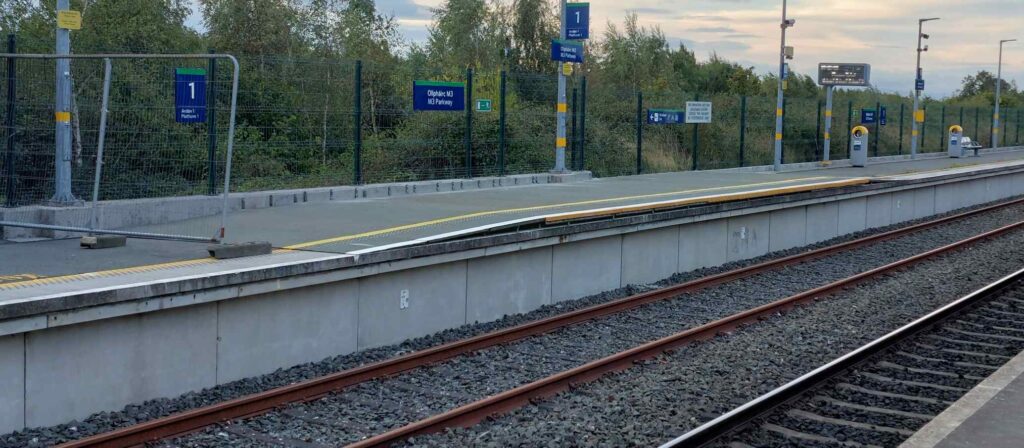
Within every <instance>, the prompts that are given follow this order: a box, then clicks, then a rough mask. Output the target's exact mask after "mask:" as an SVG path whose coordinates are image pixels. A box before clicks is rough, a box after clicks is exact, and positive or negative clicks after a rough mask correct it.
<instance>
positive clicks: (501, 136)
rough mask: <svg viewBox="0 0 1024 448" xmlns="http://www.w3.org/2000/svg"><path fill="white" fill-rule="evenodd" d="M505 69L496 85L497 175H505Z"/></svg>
mask: <svg viewBox="0 0 1024 448" xmlns="http://www.w3.org/2000/svg"><path fill="white" fill-rule="evenodd" d="M505 76H506V74H505V70H502V71H501V83H500V85H499V87H498V89H499V92H498V96H499V101H501V103H500V104H499V105H498V176H504V175H505Z"/></svg>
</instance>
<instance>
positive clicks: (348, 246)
mask: <svg viewBox="0 0 1024 448" xmlns="http://www.w3.org/2000/svg"><path fill="white" fill-rule="evenodd" d="M1017 160H1024V151H1004V152H997V153H991V154H983V155H982V156H980V157H972V158H968V159H947V158H935V159H923V160H916V161H900V162H888V163H878V164H872V165H869V166H868V167H866V168H851V167H838V168H828V169H817V170H804V171H791V172H782V173H772V172H744V171H736V170H721V171H697V172H679V173H661V174H648V175H641V176H624V177H615V178H604V179H595V180H589V181H581V182H573V183H553V184H533V183H530V184H528V185H529V186H513V187H499V188H487V189H473V190H456V191H455V192H447V193H432V194H417V195H404V194H403V195H392V196H390V197H387V196H383V197H380V196H378V197H373V195H369V196H368V198H367V199H362V198H360V199H348V200H328V201H321V202H312V201H310V202H304V203H303V202H301V201H300V202H299V203H294V204H293V202H295V198H297V197H299V195H298V193H294V192H285V193H281V195H283V196H282V197H284V198H292V199H293V201H292V202H288V201H285V200H284V199H281V198H279V199H277V200H276V201H277V202H274V204H275V205H274V206H269V205H270V204H271V201H270V200H269V199H268V200H266V201H262V202H260V203H259V204H254V203H253V201H250V203H249V205H248V206H247V207H246V208H245V209H244V210H236V211H234V212H232V214H230V215H229V224H228V240H229V241H270V242H271V243H273V244H274V245H275V246H277V247H283V246H289V245H293V244H300V243H305V242H310V241H316V240H322V239H328V238H335V237H343V238H344V239H343V240H340V241H337V242H333V243H328V244H320V245H315V246H311V247H306V248H305V249H308V250H315V251H327V252H334V253H343V252H349V251H354V250H361V249H366V248H368V247H378V246H381V245H386V244H392V243H396V242H400V241H408V240H412V239H416V238H420V237H424V236H428V235H434V234H438V233H443V232H450V231H454V230H461V229H466V228H472V227H476V226H481V225H486V224H493V223H497V222H501V221H506V220H509V219H514V218H520V217H525V216H531V215H537V214H542V213H555V212H565V211H574V210H584V209H591V208H597V207H607V206H616V205H628V204H633V203H641V202H650V201H653V200H667V199H673V198H685V197H693V196H698V195H705V194H711V193H728V192H737V191H745V190H750V189H755V188H768V187H770V186H784V185H792V184H801V183H807V182H816V181H821V180H823V179H821V178H822V177H824V178H829V179H842V178H851V177H860V176H872V177H883V176H892V175H905V174H906V173H911V172H931V171H933V170H951V172H953V171H956V170H961V171H963V170H967V169H970V166H969V165H978V164H986V163H995V162H1005V161H1017ZM811 178H818V179H811ZM307 196H308V195H307ZM588 201H589V202H588ZM593 201H600V202H593ZM581 202H585V203H581ZM282 204H284V205H282ZM524 208H527V210H523V209H524ZM901 211H902V210H901ZM480 213H483V215H474V214H480ZM466 215H471V216H466ZM913 215H914V213H909V214H908V216H913ZM900 216H903V215H902V214H901V215H900ZM211 219H213V218H202V219H198V220H192V221H182V222H178V223H174V224H167V225H144V226H133V227H130V228H129V229H131V230H147V231H153V232H161V233H173V232H174V231H175V229H180V228H197V227H203V228H205V227H209V225H212V224H211V223H212V222H213V221H210V220H211ZM445 219H448V220H447V221H444V222H436V223H430V221H436V220H445ZM205 221H210V222H205ZM410 225H411V226H413V227H411V228H405V229H398V230H394V231H388V232H383V233H381V234H373V235H366V233H367V232H374V231H381V230H382V229H394V228H395V227H399V226H410ZM80 252H84V251H82V250H81V249H79V248H78V247H77V240H48V241H36V242H23V243H6V244H3V243H0V275H13V274H34V275H41V276H54V275H66V274H76V273H82V272H94V271H98V270H106V269H117V268H125V267H131V266H139V265H146V264H155V263H165V262H172V261H178V260H185V259H191V258H201V257H205V256H206V254H205V252H203V251H202V248H200V247H199V246H198V245H196V244H192V243H181V242H160V241H145V240H137V239H132V240H130V241H129V242H128V246H126V247H122V248H115V249H109V250H107V251H103V252H102V253H94V254H88V255H87V254H82V253H80Z"/></svg>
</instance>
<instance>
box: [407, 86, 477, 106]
mask: <svg viewBox="0 0 1024 448" xmlns="http://www.w3.org/2000/svg"><path fill="white" fill-rule="evenodd" d="M412 110H445V111H459V110H466V85H465V84H463V83H461V82H442V81H413V83H412Z"/></svg>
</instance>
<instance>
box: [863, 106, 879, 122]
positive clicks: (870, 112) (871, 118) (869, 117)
mask: <svg viewBox="0 0 1024 448" xmlns="http://www.w3.org/2000/svg"><path fill="white" fill-rule="evenodd" d="M875 118H876V114H875V110H874V109H862V110H861V111H860V124H874V122H875Z"/></svg>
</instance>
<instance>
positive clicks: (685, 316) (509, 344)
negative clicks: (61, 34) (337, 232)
mask: <svg viewBox="0 0 1024 448" xmlns="http://www.w3.org/2000/svg"><path fill="white" fill-rule="evenodd" d="M1022 202H1024V200H1017V201H1011V202H1009V203H1005V204H998V205H995V206H990V207H985V208H982V209H977V210H973V211H970V212H966V213H961V214H958V215H953V216H949V217H946V218H942V219H938V220H934V221H929V222H925V223H921V224H917V225H914V226H909V227H906V228H902V229H897V230H894V231H891V232H886V233H881V234H877V235H873V236H869V237H866V238H862V239H858V240H854V241H849V242H845V243H841V244H837V245H834V246H829V247H825V248H821V249H817V250H814V251H810V252H806V253H802V254H797V255H792V256H789V257H784V258H781V259H776V260H771V261H768V262H764V263H760V264H756V265H753V266H748V267H745V268H741V269H737V270H733V271H729V272H724V273H721V274H717V275H713V276H709V277H705V278H701V279H697V280H694V281H690V282H686V283H683V284H680V285H674V286H671V287H667V288H663V289H659V290H655V291H650V292H646V293H643V294H638V295H635V296H631V297H627V298H624V299H620V300H615V301H611V302H608V303H605V304H601V305H596V306H592V307H589V308H584V309H581V310H577V311H573V312H570V313H566V314H563V315H559V316H555V317H551V318H548V319H543V320H540V321H535V322H530V323H527V324H524V325H519V326H516V327H512V328H508V329H504V330H499V331H495V332H492V333H489V334H485V335H482V336H478V337H473V338H469V339H465V340H461V341H457V342H453V343H450V344H445V345H442V346H438V347H434V348H431V349H427V350H423V351H420V352H416V353H412V354H409V355H405V356H401V357H397V358H394V359H390V360H386V361H383V362H379V363H375V364H371V365H367V366H363V367H359V368H355V369H350V370H346V371H344V372H339V373H337V374H332V375H328V376H325V377H322V378H317V379H314V380H310V381H306V382H302V383H298V384H294V385H290V386H286V387H281V388H277V389H273V390H270V391H267V392H263V393H259V394H255V395H252V396H247V397H243V398H239V399H235V400H230V401H227V402H223V403H219V404H216V405H212V406H207V407H204V408H199V409H195V410H192V411H187V412H184V413H180V414H175V415H171V416H168V417H163V418H159V419H155V420H152V421H149V422H146V423H142V424H139V425H135V426H131V427H127V428H122V429H119V430H115V431H112V432H109V433H103V434H99V435H95V436H92V437H87V438H84V439H81V440H78V441H74V442H70V443H67V444H65V445H64V446H67V447H84V446H133V445H137V444H140V443H146V442H152V441H155V440H161V439H168V438H169V437H173V436H179V435H182V434H187V433H191V432H195V431H197V430H200V429H203V428H206V427H210V425H217V426H216V427H215V428H216V429H206V430H204V431H201V432H198V433H196V434H191V435H188V436H186V437H183V438H180V439H176V440H173V441H172V442H171V443H173V444H174V445H176V446H177V445H185V446H207V445H229V446H230V445H239V446H242V445H245V446H249V445H269V446H280V445H287V446H309V447H315V446H328V445H337V444H338V443H350V444H353V445H354V446H383V445H389V444H392V443H395V442H397V441H400V440H403V439H405V438H408V437H410V436H413V435H417V434H423V433H428V432H433V431H438V430H441V429H443V428H447V427H452V426H463V425H469V424H472V423H474V422H477V421H479V420H481V419H483V418H485V417H487V416H489V415H493V414H495V413H500V412H505V411H508V410H510V409H514V408H516V407H519V406H522V405H524V404H526V403H528V402H529V401H530V400H533V399H535V398H537V397H542V396H548V395H551V394H554V393H557V392H558V391H560V390H564V389H565V388H567V387H569V386H570V385H571V384H576V383H579V382H583V381H588V380H593V379H595V378H598V377H600V376H601V375H603V374H604V373H607V372H609V371H614V370H621V369H625V368H628V367H629V366H630V365H632V363H634V362H636V360H638V359H644V358H649V357H651V356H655V355H657V354H659V353H662V352H664V351H665V350H668V349H671V348H673V347H677V346H679V345H681V344H687V343H689V342H692V341H695V340H700V339H706V338H709V337H712V336H714V335H715V334H717V333H719V332H722V331H726V330H728V329H731V328H735V327H736V326H739V325H742V324H745V323H749V322H752V321H755V320H757V319H761V318H763V317H765V316H768V315H771V314H774V313H777V312H779V310H782V309H785V308H787V307H791V306H794V305H796V304H798V303H803V302H806V301H809V300H814V299H816V298H819V297H822V296H824V295H828V294H830V293H832V292H835V291H837V290H839V289H841V288H845V287H848V286H850V285H853V284H856V283H858V282H861V281H864V280H867V279H869V278H873V277H875V276H878V275H883V274H885V273H888V272H891V271H892V270H896V269H900V268H902V267H905V266H908V265H910V264H913V263H916V262H918V261H920V260H923V259H927V258H930V257H934V256H937V255H941V254H944V253H948V252H950V251H953V250H957V249H959V248H962V247H965V246H968V245H970V244H973V243H974V242H976V241H980V240H982V239H985V238H990V237H993V236H997V235H1000V234H1003V233H1005V232H1009V231H1011V230H1014V229H1017V228H1019V227H1020V226H1021V225H1024V223H1022V222H1017V223H1014V224H1011V225H1007V226H1002V227H999V228H997V229H995V230H992V231H989V232H985V233H983V234H981V235H975V236H972V237H970V238H967V239H963V240H959V241H956V242H954V243H950V244H946V245H943V246H941V247H939V248H936V249H932V250H929V251H927V252H924V253H917V254H916V255H913V256H911V257H904V255H906V254H905V253H901V252H900V251H901V250H903V251H904V252H906V251H907V250H910V249H908V248H902V247H900V244H898V242H899V241H901V240H903V239H907V238H910V237H912V236H914V235H921V232H920V231H921V230H925V229H934V228H936V227H939V226H946V225H955V223H958V222H964V221H965V220H970V219H975V218H978V217H980V216H984V215H985V214H986V213H999V212H1000V211H1004V212H1005V211H1006V210H1008V209H1010V208H1011V207H1016V206H1018V205H1020V204H1021V203H1022ZM966 227H970V226H966ZM961 231H962V232H967V230H965V229H961ZM953 233H956V232H953ZM883 241H889V242H890V244H886V245H878V244H877V243H880V242H883ZM932 245H933V246H934V245H935V244H934V242H932ZM911 246H913V245H911ZM865 248H873V249H871V250H873V251H874V253H865V254H860V255H856V254H857V251H858V250H864V249H865ZM914 250H915V251H919V249H914ZM850 254H855V255H850ZM837 256H853V257H855V258H856V257H858V256H859V257H860V258H861V259H871V260H872V262H873V263H875V264H874V265H876V266H877V264H878V263H879V262H880V261H879V260H883V261H884V260H886V258H888V259H890V261H891V262H889V263H888V264H886V265H885V266H881V267H876V268H875V269H870V270H867V271H864V270H863V269H860V268H856V267H851V268H849V269H845V270H844V269H837V270H835V272H832V273H823V272H821V269H820V267H819V266H815V265H814V263H815V262H816V261H821V260H827V259H830V258H832V257H837ZM834 264H836V265H841V263H834ZM786 269H789V270H794V269H795V270H799V269H803V270H804V272H803V273H802V274H801V273H799V272H787V273H786V275H788V276H789V277H790V278H799V279H800V280H799V281H795V282H792V283H794V284H793V285H791V287H790V288H789V290H788V292H789V293H792V294H789V293H787V295H788V297H787V296H782V297H786V298H785V299H782V300H777V299H778V297H764V296H763V295H759V294H757V293H756V291H757V290H758V285H757V281H753V280H756V279H757V278H758V277H759V276H761V275H766V274H769V273H775V274H778V275H782V274H779V272H780V271H782V270H786ZM829 275H832V276H833V277H836V278H831V279H830V278H829ZM740 279H748V282H743V283H745V284H746V283H751V285H750V288H752V293H751V294H749V295H743V294H740V295H728V296H725V297H722V296H717V297H716V296H714V294H710V295H708V297H697V296H695V295H694V294H695V293H697V292H698V291H704V290H709V289H712V288H713V287H715V286H718V285H726V284H736V280H740ZM752 279H753V280H752ZM828 280H835V281H831V282H829V281H828ZM823 283H825V284H823ZM680 297H685V298H686V299H687V300H673V299H678V298H680ZM540 335H543V337H537V336H540ZM580 341H590V342H591V343H581V342H580ZM652 341H653V342H652ZM593 342H596V343H593ZM552 347H556V348H557V349H552ZM408 397H416V398H415V399H409V398H408ZM223 422H227V423H223ZM321 440H329V441H331V442H330V443H321V442H318V441H321Z"/></svg>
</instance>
